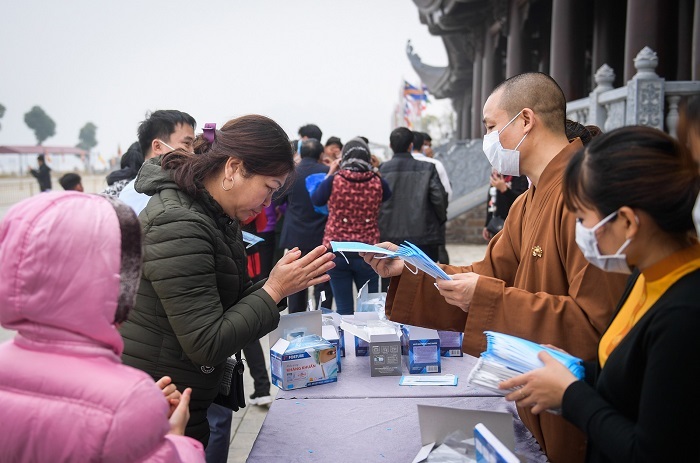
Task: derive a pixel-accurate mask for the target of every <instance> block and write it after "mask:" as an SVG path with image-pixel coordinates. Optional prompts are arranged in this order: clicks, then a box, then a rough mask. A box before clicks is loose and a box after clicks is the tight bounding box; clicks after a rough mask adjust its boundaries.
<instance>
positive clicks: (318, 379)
mask: <svg viewBox="0 0 700 463" xmlns="http://www.w3.org/2000/svg"><path fill="white" fill-rule="evenodd" d="M322 334H323V332H322V328H321V312H320V311H317V310H314V311H310V312H301V313H296V314H290V315H283V316H282V317H280V323H279V326H278V327H277V329H276V330H274V331H273V332H271V333H270V335H269V336H270V345H271V346H272V347H271V348H270V369H271V373H272V375H271V376H272V383H273V384H274V385H275V386H277V387H279V388H280V389H284V390H291V389H299V388H302V387H308V386H315V385H318V384H325V383H331V382H335V381H338V360H337V356H338V349H337V346H334V345H332V344H331V343H330V342H328V341H326V340H324V339H322V338H321V335H322ZM310 335H316V336H318V338H317V341H316V342H314V343H310V344H307V345H304V346H303V347H301V348H299V349H294V344H292V345H291V347H290V343H291V342H290V341H293V340H294V339H295V338H299V337H304V336H310Z"/></svg>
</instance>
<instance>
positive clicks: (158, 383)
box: [0, 73, 700, 463]
mask: <svg viewBox="0 0 700 463" xmlns="http://www.w3.org/2000/svg"><path fill="white" fill-rule="evenodd" d="M483 117H484V123H485V127H486V136H485V137H484V140H483V150H484V154H485V155H486V156H487V158H488V160H489V162H490V163H491V165H492V167H493V172H492V174H491V177H490V179H488V181H490V184H491V187H492V189H491V192H490V198H489V207H488V215H487V220H486V224H485V227H484V231H483V236H484V239H485V240H487V241H488V242H489V244H488V247H487V250H486V255H485V257H484V259H483V260H482V261H480V262H474V263H472V264H471V265H469V266H455V265H450V264H449V256H448V255H447V253H446V250H445V226H446V221H447V205H448V203H449V201H450V200H451V195H452V184H451V182H450V179H449V175H448V172H447V170H446V168H445V166H444V165H443V164H442V162H441V161H440V160H439V159H436V158H435V157H434V155H433V151H432V146H431V145H432V140H431V138H430V136H429V135H428V134H425V133H422V132H416V131H411V130H409V129H408V128H405V127H399V128H397V129H395V130H393V131H392V132H391V134H390V136H389V144H390V147H391V150H392V151H393V156H392V157H391V158H390V159H389V160H386V161H384V162H381V163H380V162H379V161H378V158H377V157H376V156H374V155H373V154H372V153H371V148H370V144H369V141H368V140H367V139H366V138H365V137H362V136H357V137H355V138H352V139H351V140H348V141H346V142H345V143H343V142H342V141H341V139H340V138H338V137H329V138H328V139H327V140H326V141H325V144H324V143H323V142H322V137H323V134H322V131H321V130H320V128H319V127H318V126H316V125H314V124H307V125H304V126H302V127H301V128H300V129H299V131H298V135H299V138H298V139H295V140H290V139H289V137H288V136H287V134H286V133H285V132H284V130H283V129H282V128H281V127H280V126H279V125H278V124H277V123H275V122H274V121H273V120H271V119H269V118H267V117H264V116H259V115H247V116H242V117H238V118H235V119H232V120H230V121H228V122H226V123H225V124H223V125H222V126H221V127H220V128H218V127H217V125H216V124H214V123H206V124H205V125H204V127H203V128H202V129H201V133H198V134H196V131H197V123H196V121H195V119H194V118H193V117H192V116H190V115H189V114H187V113H185V112H182V111H178V110H158V111H154V112H152V113H150V114H149V115H148V116H147V118H146V119H145V120H144V121H143V122H141V124H140V125H139V127H138V130H137V135H138V141H137V142H135V143H134V144H132V145H131V147H130V148H129V150H128V151H127V153H125V155H124V156H123V157H122V160H121V166H120V169H119V170H117V171H115V172H112V173H111V174H110V175H109V176H108V178H107V183H108V187H107V189H106V190H105V191H104V192H103V194H101V195H88V194H85V193H83V188H82V184H81V178H80V176H79V175H77V174H66V175H64V176H63V177H61V179H60V181H59V183H60V184H61V186H62V187H63V189H64V190H66V191H65V192H57V191H53V192H51V191H50V189H51V185H50V171H49V170H48V169H49V168H48V166H46V165H45V162H43V163H42V161H43V159H42V160H41V161H40V168H39V169H38V170H36V171H33V172H32V173H33V175H35V176H36V177H37V179H38V180H39V182H40V183H42V190H46V192H45V193H42V194H40V195H36V196H35V197H32V198H30V199H28V200H25V201H22V202H21V203H19V204H17V205H16V206H14V207H13V208H12V209H11V210H10V211H9V212H8V213H7V215H6V216H5V218H4V219H3V221H2V223H1V224H0V261H1V262H2V266H1V267H0V299H2V301H3V302H2V305H1V306H0V323H1V324H2V326H4V327H6V328H8V329H12V330H16V331H17V334H16V336H15V337H14V339H12V340H11V341H9V342H7V343H5V344H2V345H0V371H3V375H2V376H0V398H2V399H4V400H2V402H3V404H5V411H6V413H5V414H4V416H5V418H6V419H5V420H3V423H4V424H0V431H1V432H0V457H2V458H0V460H3V461H4V459H5V458H6V457H7V458H9V460H8V461H78V460H93V459H94V460H100V461H102V460H104V461H205V459H206V461H208V462H218V461H226V458H227V453H228V445H229V441H230V432H231V420H232V418H231V417H232V414H231V410H230V409H229V408H226V407H225V406H223V405H221V403H220V402H219V401H218V399H217V397H218V395H219V394H220V384H221V382H222V379H223V377H224V375H225V372H226V365H227V361H228V359H229V358H230V357H232V356H233V355H234V354H236V353H239V352H241V351H243V353H244V354H245V356H246V359H247V361H248V365H249V367H250V372H251V374H252V376H253V377H254V380H255V381H254V383H255V391H254V392H253V394H251V395H250V397H249V398H248V401H249V403H251V404H255V405H265V404H269V403H270V402H271V398H270V381H269V377H268V371H267V368H266V366H265V355H264V353H263V352H262V348H261V346H260V342H259V339H260V338H261V337H262V336H264V335H266V334H267V333H269V332H271V331H272V330H274V329H275V328H276V327H277V325H278V323H279V319H280V312H281V311H282V310H285V309H288V311H289V312H290V313H294V312H301V311H305V310H307V309H308V308H309V307H316V308H318V307H324V308H326V309H332V308H335V310H336V311H337V313H339V314H341V315H348V314H352V313H353V312H354V310H355V302H354V297H353V293H354V292H355V291H357V290H359V288H361V287H362V286H364V285H365V284H367V285H368V288H369V291H370V292H378V291H386V292H387V297H386V308H385V310H386V314H387V317H388V318H389V319H391V320H393V321H396V322H400V323H406V324H410V325H418V326H424V327H429V328H435V329H441V330H450V331H461V332H463V333H464V342H463V350H464V352H466V353H467V354H470V355H473V356H478V355H479V354H480V353H481V352H482V351H483V350H485V337H484V335H483V332H484V331H487V330H492V331H499V332H504V333H507V334H511V335H515V336H519V337H523V338H526V339H528V340H531V341H535V342H537V343H541V344H546V345H551V346H555V347H556V348H558V349H561V350H564V351H566V352H568V353H570V354H572V355H575V356H577V357H579V358H581V359H583V360H584V361H585V371H586V375H585V378H584V379H583V380H579V379H577V378H576V377H574V376H573V375H572V374H571V373H570V372H569V370H568V369H567V368H566V367H564V366H563V365H562V364H560V363H558V362H557V361H556V360H554V359H553V358H552V357H551V356H549V355H547V354H546V353H541V354H540V359H541V361H542V362H543V365H544V366H543V367H542V368H539V369H535V370H533V371H531V372H528V373H525V374H523V375H521V376H518V377H515V378H513V379H510V380H508V381H505V382H503V383H501V387H502V388H503V389H504V390H505V389H513V388H515V392H511V393H509V394H507V395H506V399H507V400H511V401H514V402H515V403H516V405H517V410H518V415H519V417H520V419H521V420H522V421H523V422H524V423H525V425H526V426H527V428H528V429H529V430H530V431H531V432H532V434H533V435H534V437H535V438H536V440H537V442H538V443H539V445H540V447H541V449H542V452H543V453H544V454H545V455H546V458H547V459H548V460H549V461H551V462H555V463H557V462H579V461H581V462H582V461H584V460H585V461H602V462H607V461H610V462H618V461H691V460H693V459H694V458H696V457H695V455H696V451H695V448H694V435H695V434H696V433H697V432H698V431H700V425H698V424H696V423H697V422H696V421H695V420H694V418H695V416H696V415H697V413H698V412H700V405H697V403H696V401H694V400H692V398H688V397H687V394H679V393H677V392H676V391H677V390H690V389H691V386H692V382H691V381H692V380H691V379H690V378H691V377H692V375H689V374H688V373H687V372H686V371H685V369H686V365H687V363H688V362H687V359H692V358H693V355H694V354H700V343H698V342H697V341H696V340H695V338H694V334H695V333H696V332H697V331H698V329H700V304H699V303H698V302H697V301H696V299H695V298H694V294H693V291H694V288H695V287H696V286H695V285H698V284H700V244H698V240H697V232H696V228H700V201H698V200H697V198H698V195H699V193H700V174H699V169H698V162H700V97H693V98H690V99H688V100H687V101H684V103H683V105H682V106H681V120H680V123H679V127H678V138H677V139H675V138H673V137H671V136H670V135H668V134H665V133H664V132H661V131H659V130H657V129H653V128H648V127H641V126H630V127H623V128H619V129H616V130H613V131H610V132H609V133H602V132H601V131H600V129H599V128H597V127H594V126H583V125H581V124H579V123H576V122H574V121H568V120H566V100H565V98H564V94H563V92H562V91H561V89H560V87H559V86H558V85H557V83H556V82H555V81H554V80H553V79H552V78H551V77H549V76H547V75H546V74H542V73H526V74H521V75H518V76H515V77H512V78H510V79H508V80H506V81H505V82H503V83H501V84H500V85H499V86H498V87H497V88H496V89H494V90H493V92H492V93H491V94H490V96H489V97H488V99H487V100H486V102H485V104H484V108H483ZM693 156H694V157H693ZM47 176H48V178H49V183H48V184H47V181H46V177H47ZM44 186H46V188H44ZM244 231H246V232H249V233H252V234H253V235H256V236H259V237H261V238H263V239H264V240H263V241H261V242H258V243H255V244H254V245H253V246H249V245H248V244H247V243H246V242H245V241H244V240H243V232H244ZM49 237H50V238H49ZM331 241H359V242H363V243H367V244H377V245H378V246H381V247H384V248H387V249H390V250H395V249H396V248H397V245H398V244H400V243H402V242H403V241H410V242H411V243H413V244H415V245H416V246H417V247H418V248H420V249H421V250H422V251H423V252H424V253H425V254H426V255H427V256H428V257H429V258H431V259H432V260H434V261H435V262H438V263H439V264H440V265H441V267H442V268H443V269H444V270H445V272H446V273H448V274H449V275H450V276H451V279H450V280H437V281H436V280H435V279H433V278H431V277H430V276H428V275H426V274H424V273H422V272H417V273H416V272H415V271H414V270H413V269H409V268H407V267H406V266H405V265H404V263H403V261H402V260H401V259H383V258H378V257H379V256H376V255H374V254H371V253H366V254H359V255H358V254H351V253H346V254H343V255H340V254H338V255H336V254H334V253H333V252H332V249H331V246H330V242H331ZM696 280H697V281H696ZM353 286H354V287H353ZM310 288H313V292H314V295H313V296H312V297H311V296H310V295H309V289H310ZM324 295H325V297H323V296H324ZM552 411H554V412H553V413H543V412H552ZM125 442H126V443H127V444H126V445H125ZM205 452H206V453H205Z"/></svg>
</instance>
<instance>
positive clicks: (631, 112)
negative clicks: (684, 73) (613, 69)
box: [625, 47, 664, 130]
mask: <svg viewBox="0 0 700 463" xmlns="http://www.w3.org/2000/svg"><path fill="white" fill-rule="evenodd" d="M658 64H659V58H658V57H657V56H656V52H655V51H653V50H652V49H651V48H649V47H644V48H643V49H642V51H640V52H639V53H638V54H637V56H636V57H635V58H634V67H635V68H636V69H637V73H636V74H635V75H634V77H632V80H629V81H628V82H627V110H626V120H625V125H646V126H649V127H655V128H657V129H659V130H663V128H664V79H663V78H661V77H659V76H658V75H657V74H656V71H655V69H656V66H658Z"/></svg>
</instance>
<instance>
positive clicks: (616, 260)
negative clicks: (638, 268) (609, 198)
mask: <svg viewBox="0 0 700 463" xmlns="http://www.w3.org/2000/svg"><path fill="white" fill-rule="evenodd" d="M615 216H617V211H615V212H613V213H612V214H610V215H609V216H607V217H605V218H604V219H603V220H601V221H600V222H598V223H597V224H596V225H594V226H593V228H586V227H584V226H583V224H582V223H581V221H580V219H579V220H577V221H576V244H578V247H579V248H580V249H581V252H582V253H583V256H584V257H585V258H586V260H587V261H588V262H590V263H591V264H593V265H595V266H596V267H598V268H599V269H601V270H605V271H606V272H615V273H625V274H630V273H632V270H631V269H630V266H629V265H628V264H627V256H625V255H624V254H622V251H624V250H625V248H626V247H627V246H628V245H629V244H630V242H631V241H632V239H631V238H629V239H627V241H625V242H624V243H622V246H620V249H618V250H617V252H616V253H615V254H612V255H605V254H601V253H600V251H599V250H598V239H597V238H596V236H595V232H596V230H598V229H599V228H600V227H602V226H603V225H605V224H606V223H608V222H610V221H611V220H612V219H613V218H615Z"/></svg>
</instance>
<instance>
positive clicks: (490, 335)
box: [467, 331, 584, 395]
mask: <svg viewBox="0 0 700 463" xmlns="http://www.w3.org/2000/svg"><path fill="white" fill-rule="evenodd" d="M484 333H485V334H486V352H483V353H482V354H481V357H480V358H479V361H478V362H477V364H476V366H475V367H474V369H473V370H472V372H471V373H470V374H469V378H468V379H467V382H469V383H470V384H473V385H476V386H481V387H484V388H486V389H490V390H492V391H494V392H497V393H499V394H501V395H506V394H508V393H510V392H512V391H514V390H515V389H509V390H507V389H499V388H498V383H500V382H501V381H505V380H506V379H510V378H513V377H515V376H518V375H521V374H523V373H527V372H528V371H530V370H534V369H536V368H541V367H543V366H544V364H543V363H542V361H540V359H539V358H537V354H538V353H540V352H541V351H545V352H547V353H548V354H550V355H551V356H552V357H554V358H555V359H556V360H557V361H558V362H560V363H561V364H562V365H564V366H565V367H566V368H568V369H569V371H570V372H571V373H573V375H574V376H576V378H578V379H583V375H584V370H583V361H582V360H581V359H580V358H577V357H574V356H573V355H569V354H565V353H563V352H560V351H558V350H555V349H552V348H549V347H545V346H543V345H541V344H536V343H534V342H532V341H528V340H526V339H522V338H517V337H515V336H510V335H507V334H503V333H496V332H494V331H484Z"/></svg>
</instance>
